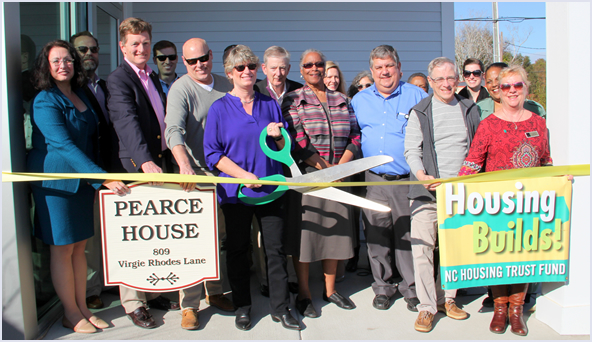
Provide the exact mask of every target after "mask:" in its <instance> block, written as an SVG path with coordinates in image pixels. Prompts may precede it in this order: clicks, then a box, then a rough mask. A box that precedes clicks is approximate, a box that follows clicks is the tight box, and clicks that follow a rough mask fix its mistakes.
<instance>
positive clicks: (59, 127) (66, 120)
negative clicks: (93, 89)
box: [27, 85, 105, 193]
mask: <svg viewBox="0 0 592 342" xmlns="http://www.w3.org/2000/svg"><path fill="white" fill-rule="evenodd" d="M74 92H75V93H76V95H78V97H79V98H80V99H81V100H82V101H83V102H84V103H85V104H86V106H87V107H88V108H89V109H90V111H91V112H92V115H91V116H90V118H91V120H95V123H94V124H92V123H91V122H89V120H88V119H89V117H88V116H85V115H82V114H81V113H80V112H78V111H77V110H76V107H74V105H73V104H72V102H71V101H70V100H69V99H68V98H67V97H66V96H65V95H64V94H63V93H62V92H61V91H60V90H59V89H58V87H57V86H56V85H54V86H53V87H52V88H50V89H48V90H43V91H41V92H40V93H39V94H38V95H37V96H36V97H35V100H34V101H33V105H32V106H31V121H32V123H33V135H32V141H33V149H32V150H31V151H30V152H29V154H28V155H27V170H28V171H29V172H45V173H103V172H105V171H104V170H103V169H101V168H100V167H99V166H98V165H97V164H96V161H97V156H96V154H95V152H96V143H97V141H96V137H97V134H96V126H97V124H98V118H97V115H96V113H95V112H94V111H93V109H92V106H91V105H90V102H89V101H88V99H87V98H86V96H85V95H84V91H83V90H82V89H74ZM80 182H89V183H91V184H92V185H93V186H94V187H95V188H99V187H100V186H101V183H102V182H103V181H102V180H85V179H62V180H46V181H42V182H35V183H33V184H34V185H36V186H41V187H44V188H49V189H53V190H61V191H65V192H67V193H75V192H76V191H78V188H79V186H80Z"/></svg>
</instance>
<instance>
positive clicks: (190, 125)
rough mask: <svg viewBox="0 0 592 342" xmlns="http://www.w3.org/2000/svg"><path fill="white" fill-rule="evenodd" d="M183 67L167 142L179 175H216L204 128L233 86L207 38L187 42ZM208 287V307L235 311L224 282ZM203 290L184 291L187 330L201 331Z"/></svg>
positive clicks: (170, 103)
mask: <svg viewBox="0 0 592 342" xmlns="http://www.w3.org/2000/svg"><path fill="white" fill-rule="evenodd" d="M183 64H185V67H187V74H186V75H184V76H182V77H181V78H179V79H178V80H177V81H176V82H175V83H174V84H173V85H172V86H171V89H170V91H169V94H168V98H167V111H166V113H167V114H166V117H165V119H164V122H165V123H166V130H165V139H166V143H167V146H168V147H169V149H170V150H171V151H172V153H173V157H174V161H173V163H174V165H173V167H174V170H175V172H179V173H180V174H184V175H206V176H214V174H213V173H212V172H210V171H209V169H208V167H207V165H206V162H205V157H204V152H203V134H204V128H205V126H206V118H207V115H208V110H209V109H210V106H211V105H212V103H214V101H216V100H218V99H219V98H221V97H223V96H224V95H225V94H226V93H227V92H228V91H230V90H231V89H232V85H231V84H230V82H229V81H228V79H226V78H225V77H221V76H218V75H214V74H212V65H213V58H212V50H210V48H209V47H208V44H207V43H206V41H205V40H203V39H200V38H191V39H189V40H188V41H186V42H185V44H184V45H183ZM181 187H182V188H183V189H184V190H185V191H187V192H189V191H192V190H194V189H195V183H182V184H181ZM218 212H219V213H221V212H222V211H221V210H218ZM218 227H219V234H220V236H222V235H223V231H224V230H225V229H224V219H223V216H222V215H219V216H218ZM205 285H206V290H207V292H208V296H206V303H207V304H209V305H213V306H216V307H217V308H219V309H221V310H224V311H234V308H233V305H232V302H230V300H229V299H228V298H226V297H224V296H223V292H222V281H207V282H205ZM201 291H202V285H201V284H199V285H197V286H194V287H192V288H189V289H185V290H181V291H180V298H179V300H180V304H181V309H182V310H183V318H182V320H181V327H182V328H183V329H187V330H194V329H197V328H199V321H198V315H197V310H198V309H199V301H200V299H201Z"/></svg>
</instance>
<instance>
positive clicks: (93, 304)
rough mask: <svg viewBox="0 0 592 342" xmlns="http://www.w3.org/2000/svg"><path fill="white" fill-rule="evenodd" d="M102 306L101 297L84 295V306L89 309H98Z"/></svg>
mask: <svg viewBox="0 0 592 342" xmlns="http://www.w3.org/2000/svg"><path fill="white" fill-rule="evenodd" d="M103 306H104V304H103V301H102V300H101V297H99V296H97V295H92V296H90V297H86V307H87V308H89V309H100V308H102V307H103Z"/></svg>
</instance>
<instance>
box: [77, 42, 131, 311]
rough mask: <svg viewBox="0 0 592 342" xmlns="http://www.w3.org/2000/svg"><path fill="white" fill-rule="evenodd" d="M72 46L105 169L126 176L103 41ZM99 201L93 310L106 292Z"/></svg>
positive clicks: (92, 258) (91, 264) (90, 261)
mask: <svg viewBox="0 0 592 342" xmlns="http://www.w3.org/2000/svg"><path fill="white" fill-rule="evenodd" d="M70 43H72V45H74V48H76V52H78V55H79V56H80V59H81V60H82V67H83V68H84V72H85V74H86V77H87V78H88V83H87V84H86V85H85V86H84V93H85V94H86V96H87V97H88V99H89V100H90V102H91V105H92V107H93V109H94V111H95V113H97V116H98V118H99V139H98V141H99V144H98V149H99V158H100V164H101V167H102V168H103V169H104V170H106V171H107V172H125V169H124V168H123V166H122V165H121V161H119V157H118V156H117V151H118V149H119V146H118V144H119V141H118V140H117V134H116V133H115V130H114V129H113V124H112V123H111V120H109V112H107V97H108V94H109V92H108V91H107V83H106V82H105V80H102V79H100V78H99V76H98V75H97V74H96V70H97V68H98V66H99V41H98V40H97V39H96V38H95V37H94V36H93V35H92V33H90V32H88V31H83V32H79V33H77V34H75V35H73V36H72V37H70ZM98 204H99V203H98V201H96V203H95V215H94V221H95V235H94V236H93V237H92V238H90V239H89V242H88V243H87V244H86V252H87V257H86V261H87V268H88V270H89V271H90V272H88V278H87V281H86V305H87V306H88V307H89V308H91V309H99V308H102V307H103V302H102V301H101V297H99V295H100V294H101V292H102V291H103V290H105V289H106V288H105V287H104V285H103V253H102V249H101V225H100V215H99V205H98Z"/></svg>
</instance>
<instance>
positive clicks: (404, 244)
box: [363, 171, 417, 298]
mask: <svg viewBox="0 0 592 342" xmlns="http://www.w3.org/2000/svg"><path fill="white" fill-rule="evenodd" d="M407 180H409V178H402V179H401V181H407ZM366 181H367V182H389V181H387V180H385V179H383V178H382V177H380V176H377V175H375V174H372V173H370V172H368V171H366ZM390 182H392V183H395V182H397V181H390ZM408 192H409V186H408V185H392V186H389V185H386V186H369V187H368V188H367V193H366V198H367V199H369V200H372V201H375V202H379V203H382V204H385V205H388V206H389V207H390V208H391V211H390V212H388V213H381V212H378V211H373V210H368V209H363V221H364V234H365V235H366V241H367V244H368V256H369V258H370V268H371V269H372V276H373V277H374V283H373V284H372V289H373V290H374V293H375V294H377V295H386V296H389V297H390V296H392V295H394V294H395V293H396V292H397V284H396V283H397V282H398V280H399V279H401V278H400V277H402V280H401V282H400V283H399V285H398V290H399V291H400V292H401V294H402V295H403V296H404V297H405V298H412V297H417V295H416V293H415V277H414V269H413V255H412V253H411V233H410V232H411V223H410V216H411V213H410V210H409V199H408V198H407V193H408ZM397 271H398V272H397ZM397 273H398V274H399V275H400V277H397ZM397 278H399V279H397Z"/></svg>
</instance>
